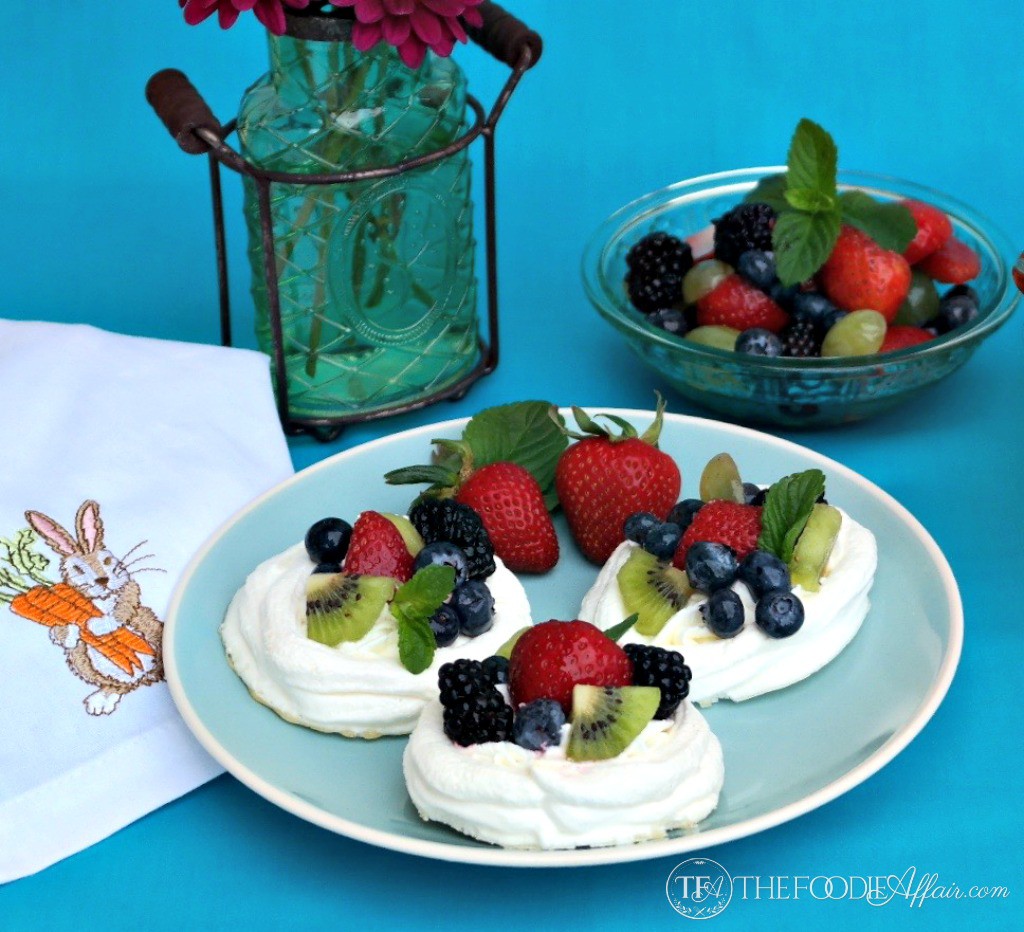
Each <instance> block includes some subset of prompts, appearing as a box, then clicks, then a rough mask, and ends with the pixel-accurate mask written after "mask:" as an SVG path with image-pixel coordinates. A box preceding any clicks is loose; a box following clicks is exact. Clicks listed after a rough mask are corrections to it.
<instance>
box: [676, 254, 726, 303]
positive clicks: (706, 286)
mask: <svg viewBox="0 0 1024 932" xmlns="http://www.w3.org/2000/svg"><path fill="white" fill-rule="evenodd" d="M732 273H733V268H732V266H731V265H727V264H726V263H724V262H719V261H718V260H717V259H706V260H705V261H704V262H698V263H697V264H696V265H695V266H694V267H693V268H692V269H690V271H689V272H687V273H686V276H685V278H683V300H684V301H685V302H686V303H687V304H696V303H697V302H698V301H699V300H700V299H701V298H703V297H704V295H706V294H707V293H708V292H709V291H711V290H712V289H714V288H715V287H716V286H717V285H718V283H719V282H720V281H721V280H722V279H723V278H725V277H726V276H727V275H732Z"/></svg>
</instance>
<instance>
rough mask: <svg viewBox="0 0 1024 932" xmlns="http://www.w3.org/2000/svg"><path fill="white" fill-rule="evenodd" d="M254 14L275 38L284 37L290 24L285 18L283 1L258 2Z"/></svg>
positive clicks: (258, 0) (257, 0)
mask: <svg viewBox="0 0 1024 932" xmlns="http://www.w3.org/2000/svg"><path fill="white" fill-rule="evenodd" d="M253 12H254V13H255V14H256V19H258V20H259V21H260V22H261V23H263V25H264V26H266V27H267V29H269V30H270V31H271V32H272V33H273V34H274V35H275V36H283V35H284V31H285V28H286V27H287V25H288V23H287V22H286V21H285V18H284V7H282V6H281V0H256V6H255V7H253Z"/></svg>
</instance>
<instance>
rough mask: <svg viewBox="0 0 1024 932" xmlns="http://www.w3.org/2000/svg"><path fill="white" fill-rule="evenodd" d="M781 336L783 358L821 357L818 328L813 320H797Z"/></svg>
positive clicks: (785, 328) (784, 329)
mask: <svg viewBox="0 0 1024 932" xmlns="http://www.w3.org/2000/svg"><path fill="white" fill-rule="evenodd" d="M779 336H780V337H781V338H782V355H783V356H798V357H802V358H808V357H811V356H820V355H821V338H820V336H819V333H818V327H817V326H816V325H815V323H814V322H813V321H811V320H807V319H805V318H797V319H796V320H794V321H793V322H792V323H790V324H789V325H788V326H786V327H784V328H783V330H782V332H781V333H780V334H779Z"/></svg>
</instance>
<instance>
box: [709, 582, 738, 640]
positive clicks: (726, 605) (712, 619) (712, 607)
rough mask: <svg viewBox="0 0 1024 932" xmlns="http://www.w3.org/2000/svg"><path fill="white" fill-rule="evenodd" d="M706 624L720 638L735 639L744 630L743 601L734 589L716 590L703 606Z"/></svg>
mask: <svg viewBox="0 0 1024 932" xmlns="http://www.w3.org/2000/svg"><path fill="white" fill-rule="evenodd" d="M700 613H701V615H703V616H704V624H706V625H707V626H708V627H709V628H710V629H711V630H712V631H713V632H714V633H715V634H716V635H717V636H718V637H720V638H734V637H736V635H737V634H739V633H740V631H742V630H743V600H742V599H741V598H740V597H739V596H738V595H737V594H736V593H735V592H734V591H733V590H732V589H716V590H715V591H714V592H712V593H711V595H709V596H708V600H707V601H706V602H705V603H704V604H703V605H701V607H700Z"/></svg>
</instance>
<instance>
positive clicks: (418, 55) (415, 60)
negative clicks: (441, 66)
mask: <svg viewBox="0 0 1024 932" xmlns="http://www.w3.org/2000/svg"><path fill="white" fill-rule="evenodd" d="M398 54H399V55H400V56H401V59H402V61H403V62H405V64H406V65H407V66H408V67H410V68H412V69H413V70H414V71H415V70H416V69H417V68H419V66H420V65H422V64H423V59H424V58H425V57H426V55H427V47H426V45H424V44H423V43H422V42H421V41H420V40H419V39H417V38H416V36H413V35H410V36H409V38H408V39H406V40H405V42H403V43H402V45H401V47H400V48H399V49H398Z"/></svg>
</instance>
